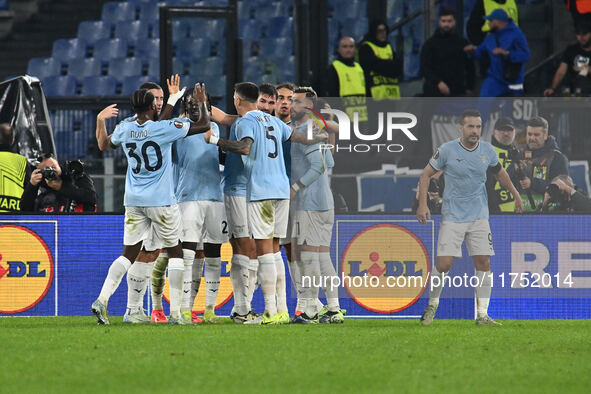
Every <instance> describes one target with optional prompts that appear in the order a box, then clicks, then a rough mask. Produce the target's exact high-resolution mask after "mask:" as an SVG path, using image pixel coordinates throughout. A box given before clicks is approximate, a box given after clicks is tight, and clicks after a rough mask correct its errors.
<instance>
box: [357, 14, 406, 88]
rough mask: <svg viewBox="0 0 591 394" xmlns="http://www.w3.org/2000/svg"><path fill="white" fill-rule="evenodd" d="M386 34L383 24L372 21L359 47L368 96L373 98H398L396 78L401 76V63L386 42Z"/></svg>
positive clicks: (386, 27) (386, 26) (386, 30)
mask: <svg viewBox="0 0 591 394" xmlns="http://www.w3.org/2000/svg"><path fill="white" fill-rule="evenodd" d="M388 32H389V31H388V25H387V24H386V23H385V22H383V21H373V22H372V23H371V25H370V27H369V32H368V33H367V34H366V36H365V37H364V38H363V41H362V42H361V45H360V47H359V63H360V64H361V67H362V68H363V71H365V84H366V86H367V92H368V96H371V97H374V98H385V97H389V98H400V88H399V87H398V78H400V77H401V76H402V61H401V59H400V58H399V57H398V56H396V54H395V53H394V50H393V49H392V46H391V45H390V43H389V42H388Z"/></svg>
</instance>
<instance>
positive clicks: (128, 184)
mask: <svg viewBox="0 0 591 394" xmlns="http://www.w3.org/2000/svg"><path fill="white" fill-rule="evenodd" d="M190 127H191V123H190V121H189V120H188V119H181V118H175V119H171V120H163V121H158V122H154V121H151V120H149V121H147V122H146V123H144V124H142V125H140V124H138V123H137V122H136V121H133V122H122V123H120V124H119V125H118V126H117V127H116V128H115V131H114V132H113V136H112V137H111V143H112V144H113V145H121V146H122V148H123V152H124V153H125V156H126V157H127V176H126V177H125V197H124V200H123V201H124V205H125V206H132V207H161V206H166V205H171V204H176V197H175V194H174V182H173V176H174V173H173V165H172V143H173V142H174V141H176V140H178V139H180V138H183V137H185V136H186V135H187V132H188V131H189V128H190Z"/></svg>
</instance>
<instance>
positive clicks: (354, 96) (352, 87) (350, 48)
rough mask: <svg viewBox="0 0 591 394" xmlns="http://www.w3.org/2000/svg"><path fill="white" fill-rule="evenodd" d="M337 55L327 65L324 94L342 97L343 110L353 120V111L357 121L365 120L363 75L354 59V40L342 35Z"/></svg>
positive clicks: (361, 69)
mask: <svg viewBox="0 0 591 394" xmlns="http://www.w3.org/2000/svg"><path fill="white" fill-rule="evenodd" d="M337 52H338V57H337V59H336V60H335V61H333V62H332V64H331V65H330V66H329V67H328V71H327V75H326V81H325V84H326V88H325V94H326V95H327V97H343V106H344V110H345V112H346V113H347V115H348V116H349V119H350V120H351V121H353V113H355V112H357V113H358V121H359V122H366V121H367V107H366V102H365V97H366V88H365V76H364V72H363V68H361V65H360V64H359V63H357V62H356V61H355V40H354V39H352V38H351V37H343V38H341V40H340V41H339V47H338V49H337Z"/></svg>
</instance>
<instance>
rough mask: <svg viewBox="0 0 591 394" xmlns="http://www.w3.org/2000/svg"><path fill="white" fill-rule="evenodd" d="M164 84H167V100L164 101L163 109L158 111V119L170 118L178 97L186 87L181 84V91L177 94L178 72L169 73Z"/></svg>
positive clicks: (179, 78) (178, 90)
mask: <svg viewBox="0 0 591 394" xmlns="http://www.w3.org/2000/svg"><path fill="white" fill-rule="evenodd" d="M166 85H167V86H168V101H167V102H166V105H165V106H164V109H163V110H162V112H161V113H160V117H159V118H158V120H168V119H172V111H173V110H174V106H175V104H176V102H177V101H178V99H179V98H180V97H182V96H183V93H184V92H185V90H186V89H187V87H186V86H183V89H182V93H181V94H180V95H179V92H181V89H180V86H181V77H179V75H178V74H176V75H171V76H170V79H168V78H167V79H166Z"/></svg>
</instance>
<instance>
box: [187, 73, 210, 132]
mask: <svg viewBox="0 0 591 394" xmlns="http://www.w3.org/2000/svg"><path fill="white" fill-rule="evenodd" d="M182 92H183V93H184V90H183V91H182ZM206 102H207V95H206V94H205V84H200V83H196V84H195V88H194V89H193V108H194V112H193V113H191V114H189V119H191V121H192V123H191V127H190V128H189V132H188V133H187V135H194V134H201V133H205V132H207V131H209V130H210V129H211V123H210V121H209V112H208V111H207V105H206Z"/></svg>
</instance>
